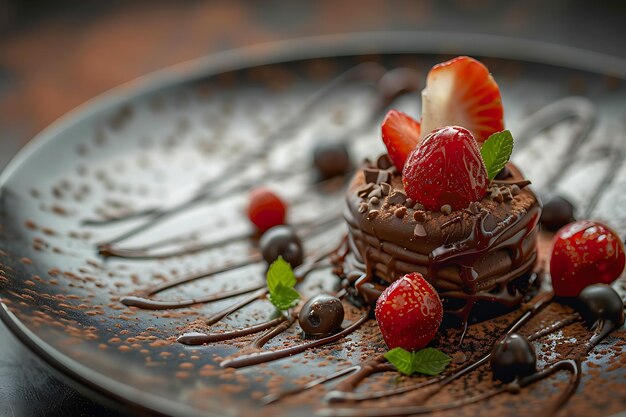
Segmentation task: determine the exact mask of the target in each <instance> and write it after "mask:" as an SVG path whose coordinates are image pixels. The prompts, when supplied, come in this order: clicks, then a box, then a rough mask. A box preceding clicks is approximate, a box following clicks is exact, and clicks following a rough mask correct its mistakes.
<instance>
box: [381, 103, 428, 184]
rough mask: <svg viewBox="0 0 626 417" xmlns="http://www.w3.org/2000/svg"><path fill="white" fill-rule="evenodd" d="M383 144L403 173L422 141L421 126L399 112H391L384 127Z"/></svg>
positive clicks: (384, 122)
mask: <svg viewBox="0 0 626 417" xmlns="http://www.w3.org/2000/svg"><path fill="white" fill-rule="evenodd" d="M382 131H383V142H384V143H385V146H386V147H387V153H388V154H389V158H391V161H392V162H393V164H394V165H395V166H396V168H398V171H400V172H402V168H403V167H404V162H405V161H406V158H407V157H408V156H409V154H410V153H411V151H412V150H413V149H415V148H416V147H417V145H418V144H419V141H420V124H419V122H418V121H416V120H414V119H413V118H412V117H411V116H409V115H407V114H405V113H402V112H401V111H398V110H393V109H392V110H389V112H388V113H387V115H386V116H385V120H384V121H383V125H382Z"/></svg>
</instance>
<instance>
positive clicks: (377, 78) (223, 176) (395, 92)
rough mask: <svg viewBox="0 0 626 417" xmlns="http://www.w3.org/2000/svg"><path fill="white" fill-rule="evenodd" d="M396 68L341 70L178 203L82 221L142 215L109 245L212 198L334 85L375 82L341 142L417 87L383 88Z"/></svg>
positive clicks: (248, 185) (287, 132) (103, 223)
mask: <svg viewBox="0 0 626 417" xmlns="http://www.w3.org/2000/svg"><path fill="white" fill-rule="evenodd" d="M396 71H397V70H391V71H388V72H385V69H384V68H383V67H382V66H381V65H379V64H376V63H373V62H365V63H362V64H359V65H356V66H355V67H353V68H351V69H349V70H347V71H346V72H344V73H343V74H340V75H339V76H338V77H336V78H334V79H333V80H331V81H330V82H329V83H328V84H326V85H325V86H324V87H323V88H321V89H320V90H319V91H318V92H316V93H315V94H313V95H312V96H311V97H310V98H309V99H308V100H306V101H305V103H304V104H303V105H302V106H301V107H300V109H298V111H297V112H296V113H297V114H295V115H292V116H291V117H289V118H287V122H286V123H285V124H284V125H281V126H279V127H278V128H277V129H276V130H274V131H273V132H272V133H271V134H270V135H268V136H267V137H266V138H265V139H264V140H263V141H259V143H262V144H263V146H262V148H259V149H252V150H250V151H248V152H244V153H243V154H240V155H239V156H238V157H237V158H236V159H235V160H234V161H233V162H232V163H231V164H229V166H228V168H227V169H225V170H224V171H223V172H222V173H220V175H218V176H217V177H215V178H213V179H210V180H208V181H206V182H205V183H204V184H202V185H201V186H200V187H199V188H198V190H197V191H196V193H195V194H194V195H193V196H192V197H191V198H189V199H188V200H186V201H183V202H181V203H178V204H176V205H174V206H173V207H170V208H148V209H144V210H141V211H139V212H136V213H130V214H129V215H124V216H118V217H112V218H109V219H105V220H92V219H88V220H85V221H83V224H85V225H90V226H106V225H109V224H112V223H118V222H122V221H124V220H127V219H136V218H139V217H145V218H146V221H144V222H143V223H141V224H140V225H138V226H136V227H134V228H131V229H129V230H128V231H126V232H124V233H122V234H120V235H118V236H117V237H115V238H113V239H110V240H109V241H108V242H105V243H103V244H102V246H112V245H113V244H115V243H118V242H121V241H123V240H126V239H128V238H130V237H132V236H135V235H137V234H139V233H141V232H143V231H146V230H148V229H150V228H152V227H153V226H155V225H156V224H157V223H158V222H160V221H163V220H165V219H166V218H169V217H171V216H173V215H176V214H179V213H181V212H183V211H185V210H187V209H189V208H191V207H193V206H194V205H196V204H198V203H200V202H202V201H205V200H207V199H209V198H212V199H216V198H218V196H219V193H216V191H217V190H216V188H217V186H219V185H221V184H222V183H224V182H225V181H226V180H227V179H229V178H230V177H233V176H235V175H236V174H237V173H239V172H240V171H241V170H242V169H244V168H246V166H247V164H248V163H249V160H250V159H254V158H258V157H260V156H262V155H264V154H266V153H267V151H268V146H273V145H275V144H276V143H279V142H280V141H279V139H281V138H283V137H284V136H286V135H290V134H292V133H293V131H294V129H296V128H301V124H302V123H303V122H302V121H303V120H309V119H310V115H311V114H312V113H313V111H314V109H315V108H316V107H319V104H320V103H321V102H322V101H323V100H324V99H325V98H327V97H328V96H330V95H331V94H332V93H333V92H334V91H335V90H336V89H337V87H339V86H340V85H342V84H345V83H349V82H358V81H361V82H365V83H375V84H374V86H375V87H377V88H376V89H375V91H376V97H377V100H378V102H377V104H376V105H375V106H374V108H373V109H372V112H371V114H370V115H369V117H368V119H367V120H368V123H364V124H362V125H361V126H359V127H358V128H357V129H355V131H354V132H350V133H351V134H349V135H348V134H346V135H345V136H344V137H342V138H340V141H343V142H347V141H349V140H352V139H353V138H354V137H356V136H358V135H357V134H356V133H358V131H361V130H364V129H366V128H369V127H370V125H371V124H372V123H375V122H377V121H378V119H379V117H380V113H381V112H382V111H384V110H385V109H386V108H387V107H388V106H389V105H390V104H391V103H392V102H393V101H394V100H395V99H396V98H398V97H400V96H401V95H403V94H406V93H410V92H412V91H414V90H415V89H416V88H417V85H414V84H415V83H413V82H411V80H407V79H403V80H402V81H403V82H400V83H387V84H388V85H387V88H386V89H385V88H383V86H382V85H381V81H383V80H386V78H388V77H391V76H394V74H396ZM404 78H406V74H405V75H404ZM387 81H388V80H387ZM389 86H391V88H389ZM291 168H294V167H291ZM293 172H294V170H293V169H289V170H286V171H285V172H274V173H270V174H269V175H266V176H264V177H263V178H257V179H255V180H254V181H253V182H249V183H246V184H241V185H238V186H235V187H234V189H227V190H220V193H221V194H222V195H223V194H229V193H230V194H232V193H233V192H234V191H237V190H238V189H243V190H247V189H249V188H251V187H252V186H254V185H258V184H261V183H264V182H266V181H267V180H268V178H271V177H291V176H293Z"/></svg>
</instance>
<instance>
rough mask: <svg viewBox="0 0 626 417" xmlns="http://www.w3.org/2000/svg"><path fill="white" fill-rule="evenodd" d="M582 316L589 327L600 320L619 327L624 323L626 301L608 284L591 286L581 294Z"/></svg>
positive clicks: (579, 297)
mask: <svg viewBox="0 0 626 417" xmlns="http://www.w3.org/2000/svg"><path fill="white" fill-rule="evenodd" d="M578 299H579V300H580V301H581V303H582V306H581V307H582V308H581V311H580V313H581V315H582V316H583V317H584V319H585V321H586V322H587V324H589V325H593V324H594V323H595V322H596V321H598V320H608V321H611V322H612V323H613V324H616V325H619V324H622V323H623V322H624V301H623V300H622V299H621V297H620V296H619V294H617V292H616V291H615V290H614V289H613V288H612V287H611V286H610V285H606V284H594V285H590V286H588V287H587V288H585V289H584V290H582V291H581V292H580V295H579V296H578Z"/></svg>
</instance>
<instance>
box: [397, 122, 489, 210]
mask: <svg viewBox="0 0 626 417" xmlns="http://www.w3.org/2000/svg"><path fill="white" fill-rule="evenodd" d="M402 183H403V184H404V188H405V191H406V194H407V195H408V196H409V197H411V198H412V199H413V200H415V201H418V202H420V203H421V204H423V205H424V207H426V208H427V209H428V210H439V209H440V208H441V206H443V205H445V204H449V205H450V206H451V207H452V209H453V210H461V209H464V208H465V207H467V206H468V205H469V204H470V203H471V202H473V201H478V200H480V199H481V198H482V197H483V196H484V195H485V192H486V190H487V185H488V183H489V180H488V178H487V170H486V168H485V163H484V162H483V158H482V157H481V156H480V151H479V150H478V146H477V144H476V141H475V140H474V137H473V136H472V134H471V133H470V132H469V131H468V130H467V129H464V128H462V127H458V126H447V127H443V128H440V129H437V130H435V131H434V132H432V133H431V134H430V135H428V136H426V137H425V138H424V141H423V142H422V144H421V145H420V146H419V147H418V148H417V149H415V150H414V151H413V152H412V153H411V154H410V155H409V158H408V159H407V161H406V164H405V166H404V171H403V172H402Z"/></svg>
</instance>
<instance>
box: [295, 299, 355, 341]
mask: <svg viewBox="0 0 626 417" xmlns="http://www.w3.org/2000/svg"><path fill="white" fill-rule="evenodd" d="M343 314H344V312H343V304H342V303H341V300H339V298H337V297H333V296H332V295H327V294H319V295H316V296H314V297H312V298H311V299H309V301H307V302H306V303H305V304H304V306H302V310H300V315H299V316H298V322H299V323H300V327H301V328H302V330H304V333H306V334H307V335H308V336H330V335H332V334H335V333H337V332H338V331H339V330H340V329H341V323H342V322H343Z"/></svg>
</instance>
